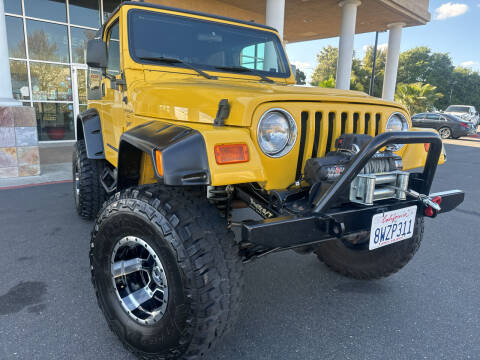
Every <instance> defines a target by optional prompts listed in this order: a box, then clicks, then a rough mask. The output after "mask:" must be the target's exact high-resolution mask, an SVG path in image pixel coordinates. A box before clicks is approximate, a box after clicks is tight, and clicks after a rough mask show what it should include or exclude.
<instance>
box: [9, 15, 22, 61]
mask: <svg viewBox="0 0 480 360" xmlns="http://www.w3.org/2000/svg"><path fill="white" fill-rule="evenodd" d="M5 22H6V24H7V41H8V56H9V57H15V58H25V57H26V56H25V37H24V35H23V20H22V19H21V18H17V17H13V16H5Z"/></svg>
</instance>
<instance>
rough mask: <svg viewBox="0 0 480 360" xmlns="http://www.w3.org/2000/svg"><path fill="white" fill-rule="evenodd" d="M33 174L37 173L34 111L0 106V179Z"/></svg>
mask: <svg viewBox="0 0 480 360" xmlns="http://www.w3.org/2000/svg"><path fill="white" fill-rule="evenodd" d="M35 175H40V157H39V153H38V136H37V120H36V118H35V110H34V109H33V108H32V107H27V106H13V107H9V106H7V107H1V106H0V179H1V178H11V177H18V176H35Z"/></svg>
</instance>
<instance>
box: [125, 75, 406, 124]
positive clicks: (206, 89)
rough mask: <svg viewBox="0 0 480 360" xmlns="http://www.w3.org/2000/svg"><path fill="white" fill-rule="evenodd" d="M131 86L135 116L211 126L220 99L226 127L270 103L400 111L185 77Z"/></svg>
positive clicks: (308, 91) (332, 96) (330, 96)
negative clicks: (224, 104) (227, 110)
mask: <svg viewBox="0 0 480 360" xmlns="http://www.w3.org/2000/svg"><path fill="white" fill-rule="evenodd" d="M134 85H135V86H133V88H132V90H131V95H130V96H132V100H133V102H132V103H133V104H134V108H133V111H134V112H135V114H136V115H139V116H147V117H151V118H158V119H168V120H176V121H189V122H200V123H205V124H213V122H214V120H215V117H216V114H217V110H218V104H219V102H220V100H222V99H228V102H229V104H230V115H229V116H228V118H227V119H226V120H225V125H231V126H250V125H251V121H252V114H253V113H254V111H255V109H256V108H257V107H258V106H259V105H260V104H264V103H269V102H272V103H274V102H285V101H295V102H348V103H359V104H372V105H382V106H390V107H395V108H401V106H400V105H398V104H395V103H392V102H387V101H383V100H381V99H378V98H374V97H371V96H368V95H367V94H365V93H363V92H358V91H347V90H337V89H330V88H320V87H306V86H292V85H279V84H268V83H264V82H257V81H238V80H232V79H228V81H225V80H222V79H219V80H208V79H198V80H192V78H191V77H187V78H185V79H180V80H179V79H178V78H177V79H175V81H165V80H163V81H145V82H143V81H140V82H137V83H136V84H134ZM272 106H275V105H273V104H272ZM276 106H278V105H276Z"/></svg>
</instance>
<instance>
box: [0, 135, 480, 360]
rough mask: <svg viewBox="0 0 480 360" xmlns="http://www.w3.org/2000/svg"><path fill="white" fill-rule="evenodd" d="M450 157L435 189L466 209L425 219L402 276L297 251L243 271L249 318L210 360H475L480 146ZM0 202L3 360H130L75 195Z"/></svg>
mask: <svg viewBox="0 0 480 360" xmlns="http://www.w3.org/2000/svg"><path fill="white" fill-rule="evenodd" d="M452 144H460V145H452ZM446 149H447V154H448V163H447V164H445V165H443V166H441V167H439V170H438V173H437V177H436V181H435V183H434V189H433V190H435V191H441V190H448V189H456V188H458V189H463V190H465V191H466V200H465V202H464V203H463V204H462V205H461V206H460V207H459V208H458V209H457V210H455V211H453V212H451V213H449V214H445V215H442V216H441V217H439V218H437V219H434V220H430V219H427V220H426V229H425V237H424V240H423V244H422V246H421V248H420V250H419V252H418V253H417V255H416V256H415V257H414V259H413V260H412V261H411V262H410V263H409V264H408V265H407V266H406V267H405V268H404V269H403V270H402V271H400V272H399V273H398V274H396V275H394V276H392V277H390V278H387V279H384V280H379V281H372V282H365V281H355V280H350V279H346V278H343V277H341V276H339V275H337V274H335V273H333V272H331V271H329V270H327V268H326V267H325V266H324V265H323V264H322V263H320V262H318V261H317V259H316V257H314V256H312V255H298V254H296V253H294V252H285V253H279V254H276V255H271V256H270V257H266V258H264V259H262V260H258V261H256V262H253V263H251V264H248V265H246V267H247V271H246V284H247V286H246V291H245V302H244V307H243V314H242V316H241V317H240V320H239V322H238V324H237V325H236V327H235V329H234V331H232V333H231V334H229V336H228V337H227V338H226V339H224V341H223V342H222V343H221V344H220V345H219V346H218V347H217V348H216V349H215V351H214V352H213V353H212V355H211V359H229V360H235V359H255V360H257V359H275V360H281V359H479V358H480V310H479V309H480V242H479V241H478V230H479V223H480V141H479V140H478V139H464V140H459V141H457V140H451V141H448V144H447V145H446ZM0 202H1V203H2V205H3V204H7V206H5V205H4V206H2V208H1V209H0V244H1V245H2V251H0V273H1V279H2V281H1V283H0V322H1V325H0V359H133V357H132V356H131V355H130V354H129V353H128V352H127V351H126V350H124V349H123V348H122V346H121V345H120V343H119V341H117V339H116V337H115V336H114V335H113V334H112V333H111V332H110V331H109V329H108V327H107V325H106V322H105V321H104V319H103V316H102V314H101V312H100V310H99V309H98V307H97V305H96V301H95V296H94V293H93V290H92V286H91V283H90V273H89V262H88V250H89V234H90V230H91V228H92V223H91V222H86V221H83V220H81V219H79V218H78V217H77V215H76V213H75V211H74V208H73V199H72V195H71V184H70V183H63V184H54V185H44V186H36V187H28V188H22V189H11V190H0Z"/></svg>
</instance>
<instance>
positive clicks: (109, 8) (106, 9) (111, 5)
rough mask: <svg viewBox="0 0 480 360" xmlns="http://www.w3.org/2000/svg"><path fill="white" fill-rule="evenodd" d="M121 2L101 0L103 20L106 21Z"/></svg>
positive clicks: (118, 0) (117, 0)
mask: <svg viewBox="0 0 480 360" xmlns="http://www.w3.org/2000/svg"><path fill="white" fill-rule="evenodd" d="M121 2H122V1H121V0H103V19H104V20H107V19H108V17H109V16H110V15H111V14H112V13H113V10H115V9H116V7H117V6H118V5H120V3H121Z"/></svg>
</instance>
